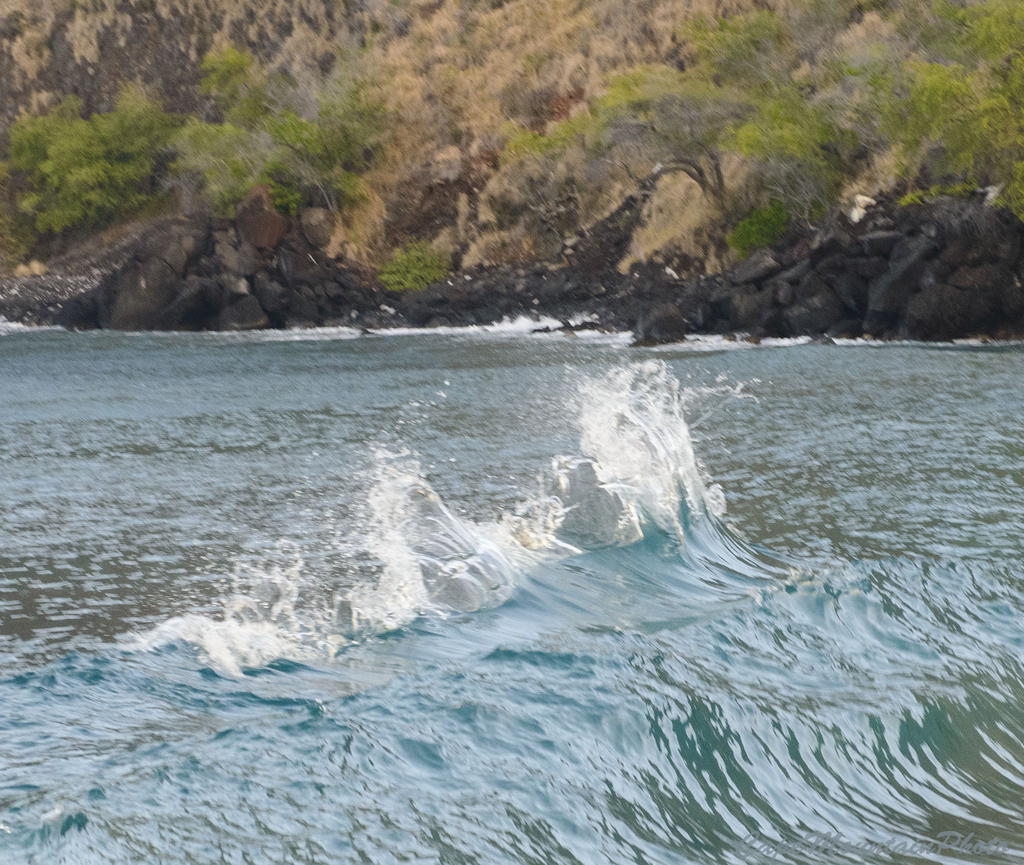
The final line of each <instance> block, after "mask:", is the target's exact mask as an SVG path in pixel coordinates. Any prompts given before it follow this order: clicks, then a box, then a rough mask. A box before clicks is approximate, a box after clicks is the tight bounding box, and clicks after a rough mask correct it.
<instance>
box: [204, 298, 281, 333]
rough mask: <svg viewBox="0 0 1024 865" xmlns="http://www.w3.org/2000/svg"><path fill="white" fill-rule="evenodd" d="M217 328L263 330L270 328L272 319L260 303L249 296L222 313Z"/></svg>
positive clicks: (227, 307)
mask: <svg viewBox="0 0 1024 865" xmlns="http://www.w3.org/2000/svg"><path fill="white" fill-rule="evenodd" d="M217 326H218V329H219V330H263V329H264V328H267V327H270V319H269V318H267V314H266V313H265V312H264V311H263V307H261V306H260V302H259V301H258V300H256V298H255V297H253V296H252V295H251V294H247V295H246V296H245V297H243V298H242V299H241V300H239V301H238V302H237V303H233V304H231V306H226V307H224V309H222V310H221V311H220V318H219V319H218V321H217Z"/></svg>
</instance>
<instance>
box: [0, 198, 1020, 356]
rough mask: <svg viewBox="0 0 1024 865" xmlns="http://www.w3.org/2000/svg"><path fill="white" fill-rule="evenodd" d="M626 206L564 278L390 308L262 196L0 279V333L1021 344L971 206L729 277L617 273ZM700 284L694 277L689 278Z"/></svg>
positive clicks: (441, 294)
mask: <svg viewBox="0 0 1024 865" xmlns="http://www.w3.org/2000/svg"><path fill="white" fill-rule="evenodd" d="M643 204H644V198H643V196H642V195H636V196H633V197H632V198H630V199H628V200H627V201H626V202H624V203H623V205H622V206H621V207H620V208H619V209H618V210H617V211H616V212H615V213H613V214H612V215H611V216H609V217H608V218H607V219H605V220H604V221H602V222H601V223H599V224H598V225H597V226H595V227H594V228H592V229H591V230H590V231H588V232H586V233H580V234H578V235H575V236H573V237H571V238H568V239H566V241H565V242H564V244H563V248H562V252H561V254H560V256H559V257H558V259H557V260H550V261H538V262H534V263H531V264H528V265H522V266H518V267H507V266H505V267H494V268H476V269H473V270H470V271H459V272H455V273H453V274H451V275H450V276H448V277H447V278H445V279H444V280H442V281H441V282H439V283H436V284H434V285H431V286H429V287H428V288H426V289H424V290H422V291H404V292H394V291H388V290H386V289H384V288H382V287H381V286H380V285H378V284H377V282H376V280H374V279H372V278H371V277H370V276H369V275H367V274H365V273H361V272H359V271H358V270H355V269H353V268H350V267H347V266H345V264H344V262H340V261H337V260H334V259H331V258H330V257H328V256H327V255H326V254H324V253H323V252H322V251H321V249H320V248H319V247H318V246H316V244H315V243H314V242H313V241H315V240H316V238H315V237H314V238H310V237H309V236H307V233H306V232H304V231H303V230H302V227H301V224H300V223H299V221H298V220H294V221H293V223H289V221H288V220H287V219H285V218H284V217H281V215H280V214H278V213H276V211H273V209H272V208H271V207H270V205H269V202H267V201H266V200H264V199H262V198H261V197H260V196H259V195H255V196H250V198H249V199H247V201H246V202H245V203H244V204H243V206H242V207H241V208H240V209H239V213H238V215H237V217H236V218H235V219H223V218H210V217H193V218H189V219H184V218H165V219H158V220H154V221H151V222H149V223H144V224H141V225H139V226H137V227H136V228H135V229H134V230H133V231H132V232H130V233H128V234H127V235H126V236H125V237H123V238H122V239H121V240H120V241H118V242H117V243H114V244H110V245H108V246H101V247H99V248H94V249H92V250H89V251H87V252H84V253H82V252H80V253H77V254H71V255H67V256H65V257H64V258H62V259H58V260H56V261H53V262H51V263H50V266H49V268H48V270H47V272H46V273H44V274H40V275H36V276H28V277H21V278H7V279H0V317H2V318H3V319H6V320H7V321H9V322H13V323H20V324H25V325H30V326H31V325H37V326H38V325H43V326H52V325H59V326H63V327H67V328H71V329H96V328H104V329H114V330H128V331H152V330H169V331H199V330H212V331H247V330H261V329H273V328H276V329H285V328H311V327H331V326H345V327H351V328H355V329H359V330H365V331H374V330H381V329H388V330H390V329H394V328H403V327H408V328H438V327H463V326H473V325H491V324H496V323H499V322H502V321H513V320H516V319H522V318H523V317H528V318H532V319H534V320H535V321H537V327H536V329H537V330H545V331H566V332H572V331H579V330H599V331H608V332H631V333H632V334H633V335H634V339H635V342H636V343H637V344H641V345H656V344H662V343H670V342H677V341H679V340H681V339H683V338H685V337H687V336H691V335H702V334H724V335H736V336H738V337H742V338H746V339H749V340H751V341H755V342H756V341H759V340H761V339H764V338H777V337H805V336H810V337H834V338H859V337H862V336H868V337H871V338H874V339H901V340H905V339H911V340H924V341H946V340H953V339H963V338H981V339H1019V338H1021V337H1022V336H1024V287H1022V280H1021V273H1022V269H1024V261H1022V248H1024V224H1022V223H1021V222H1020V221H1019V220H1018V219H1016V218H1015V217H1013V216H1012V215H1011V214H1009V213H1007V212H1006V211H1003V210H1000V209H997V208H994V207H991V206H989V205H988V204H986V202H985V199H984V196H983V194H980V193H979V195H978V196H976V197H975V198H973V199H969V200H963V199H952V198H938V199H936V200H934V201H932V202H929V203H927V204H923V205H911V206H905V207H904V206H900V205H899V204H898V203H896V202H895V201H880V202H870V203H869V202H866V201H865V202H863V204H864V205H865V206H864V207H863V208H861V209H860V210H859V211H856V212H852V213H839V212H835V213H833V214H831V215H830V217H829V218H828V219H826V220H825V221H824V222H823V223H822V224H821V225H820V226H817V227H814V228H806V229H804V230H802V231H794V232H792V233H790V235H789V236H787V238H786V239H785V240H784V241H783V242H782V243H780V244H779V245H777V246H775V247H772V248H769V249H764V250H760V251H757V252H755V253H753V254H752V255H751V256H750V257H749V258H747V259H745V260H743V261H741V262H740V263H739V264H738V265H737V266H735V267H734V268H733V269H731V270H729V271H727V272H724V273H719V274H714V275H705V276H691V277H688V278H687V277H684V276H682V275H680V274H678V273H676V272H675V271H674V270H672V269H671V268H669V267H666V266H664V265H663V264H658V263H645V264H641V265H635V266H634V267H633V268H632V269H631V270H630V271H629V272H628V273H621V272H619V270H618V269H617V268H616V262H618V261H619V260H621V258H622V255H623V253H624V252H625V250H626V249H627V248H628V245H629V241H630V238H631V236H632V232H633V231H634V230H635V228H636V227H637V225H638V224H639V221H640V219H641V211H642V209H643ZM699 268H700V263H699V262H694V268H693V269H694V270H697V269H699Z"/></svg>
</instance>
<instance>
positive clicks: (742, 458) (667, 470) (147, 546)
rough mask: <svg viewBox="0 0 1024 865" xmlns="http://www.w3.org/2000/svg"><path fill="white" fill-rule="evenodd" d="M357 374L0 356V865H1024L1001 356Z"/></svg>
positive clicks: (542, 344)
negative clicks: (1022, 864) (1023, 862)
mask: <svg viewBox="0 0 1024 865" xmlns="http://www.w3.org/2000/svg"><path fill="white" fill-rule="evenodd" d="M342 336H343V335H342V334H340V333H334V334H332V333H307V334H279V335H270V336H268V335H253V336H236V337H228V336H222V335H210V334H198V335H187V336H186V335H151V336H139V335H134V336H133V335H124V334H105V333H92V334H69V333H64V332H60V331H52V332H19V331H15V332H9V333H7V334H5V335H2V336H0V662H2V667H0V862H2V863H5V865H6V863H47V865H48V863H72V865H79V863H129V862H132V863H134V862H140V863H154V862H159V863H213V862H226V863H285V862H288V863H292V862H295V863H300V862H301V863H337V862H346V863H347V862H353V863H357V862H359V863H361V862H369V863H397V862H416V863H419V862H439V863H502V862H516V863H606V862H607V863H625V862H635V863H677V862H678V863H684V862H695V863H696V862H700V863H704V862H715V863H746V862H762V861H763V862H768V861H776V862H800V863H804V862H806V863H817V862H894V861H895V862H925V861H928V862H932V861H937V862H962V861H979V862H980V861H985V862H1003V861H1006V862H1010V861H1020V857H1021V855H1022V852H1024V669H1022V645H1024V638H1022V629H1021V621H1022V619H1021V615H1022V607H1024V580H1022V578H1024V568H1022V565H1021V558H1022V551H1024V539H1022V531H1021V530H1022V517H1021V515H1022V513H1024V491H1022V487H1024V432H1022V420H1024V391H1022V388H1021V386H1020V383H1021V381H1022V380H1024V352H1022V351H1020V350H1018V349H1017V348H1016V347H1012V346H1011V347H1006V348H1002V349H990V348H986V347H970V346H966V347H955V348H954V347H946V348H937V347H925V346H870V345H851V346H816V345H802V346H785V347H771V348H764V347H762V348H757V349H746V350H720V351H711V350H707V349H708V348H709V347H710V348H715V346H714V345H712V346H708V345H703V346H689V347H676V348H667V349H661V350H637V349H629V348H627V347H625V344H624V343H623V342H622V341H621V340H618V339H615V338H591V339H577V340H573V339H569V338H565V337H558V336H548V337H523V336H516V337H513V336H502V335H501V334H490V335H487V334H480V333H477V334H463V335H458V334H446V335H429V334H425V335H418V336H390V337H380V338H363V339H346V338H342ZM718 347H720V348H725V347H726V346H724V345H723V346H718ZM823 839H824V840H823ZM911 845H917V846H916V847H913V849H912V848H911Z"/></svg>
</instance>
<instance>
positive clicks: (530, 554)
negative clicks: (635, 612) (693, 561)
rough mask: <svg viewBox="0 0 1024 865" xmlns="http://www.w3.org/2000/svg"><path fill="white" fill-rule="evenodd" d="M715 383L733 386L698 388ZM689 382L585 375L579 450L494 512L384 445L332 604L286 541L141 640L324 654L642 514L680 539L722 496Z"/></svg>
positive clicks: (630, 527)
mask: <svg viewBox="0 0 1024 865" xmlns="http://www.w3.org/2000/svg"><path fill="white" fill-rule="evenodd" d="M709 393H713V394H714V395H720V394H722V393H724V394H726V395H737V394H738V389H730V388H719V389H713V390H712V391H711V392H708V391H707V389H704V391H703V392H702V393H701V394H700V396H701V397H702V398H704V399H706V398H707V397H708V396H709ZM693 395H694V394H693V392H690V391H687V390H686V389H685V388H683V387H681V386H680V384H679V382H678V380H676V379H675V378H674V377H673V376H672V375H671V373H670V372H669V371H668V368H667V366H666V364H665V363H664V362H662V361H648V362H645V363H640V364H633V365H630V366H627V367H624V368H621V369H616V370H613V371H611V372H609V373H607V374H605V375H603V376H601V377H599V378H592V379H584V380H583V381H582V382H581V383H580V384H579V386H578V388H577V389H576V400H575V401H576V402H577V404H578V406H579V410H578V425H579V429H580V453H579V454H577V455H574V456H556V457H554V458H553V459H552V462H551V466H550V468H549V470H548V472H547V473H545V474H543V475H542V476H541V477H540V478H539V479H538V489H537V492H536V493H535V494H534V495H533V496H531V497H527V498H526V499H524V500H523V501H521V502H520V504H518V505H517V506H516V507H515V508H513V509H512V510H511V512H509V513H507V514H504V515H502V516H501V518H499V519H498V520H497V521H495V522H493V523H486V522H474V521H473V520H470V519H467V518H462V517H460V516H458V515H456V514H455V513H453V512H452V511H451V510H450V509H449V508H448V507H447V505H445V503H444V502H443V501H442V500H441V497H440V496H439V495H438V494H437V493H436V492H435V491H434V489H433V488H432V487H431V486H430V484H429V483H428V482H427V480H426V478H425V477H424V474H423V471H422V469H421V467H420V465H419V463H418V461H417V460H416V459H415V457H414V456H413V455H412V454H410V453H409V452H407V451H402V452H398V453H392V452H389V451H385V450H377V451H376V452H375V453H374V459H373V466H374V468H373V471H372V483H371V485H370V491H369V493H368V496H367V500H366V503H365V508H364V511H365V513H364V516H363V522H364V524H365V525H364V528H363V530H362V536H361V539H360V540H359V541H358V546H360V547H361V548H362V549H363V550H364V553H365V555H364V560H365V559H368V560H369V561H370V562H371V563H372V564H371V566H370V567H369V570H370V571H371V573H362V572H363V571H365V570H367V568H366V566H365V563H364V565H363V566H362V567H360V566H358V565H353V567H355V570H356V571H357V573H356V574H355V577H356V579H354V580H353V582H354V583H355V584H354V586H352V587H351V588H347V589H340V590H336V591H334V592H333V593H332V594H333V597H334V600H333V603H332V604H331V606H330V608H325V609H320V608H314V609H312V610H311V609H310V608H309V604H305V603H303V600H302V599H301V598H300V595H301V594H302V593H303V592H304V591H305V590H308V589H310V588H312V587H311V586H310V585H309V584H308V581H307V577H306V575H305V574H304V570H303V560H302V558H301V557H300V556H299V555H298V553H297V551H294V550H292V552H291V558H290V560H289V561H286V562H283V561H281V559H282V556H283V555H284V554H285V551H286V550H287V549H288V547H287V545H286V544H281V545H279V547H278V550H277V552H276V554H275V555H276V558H277V560H276V561H274V560H268V561H267V562H265V563H263V564H262V565H261V564H259V563H255V564H253V563H250V564H248V565H246V566H245V567H244V568H238V569H236V573H235V576H234V577H233V580H232V583H233V592H232V593H231V595H230V596H229V597H228V598H227V599H226V600H225V602H224V611H223V616H222V618H221V619H214V618H210V617H207V616H200V615H186V616H181V617H177V618H174V619H171V620H169V621H167V622H165V623H164V624H163V625H161V626H159V627H158V628H156V629H155V630H154V631H153V632H152V633H150V634H148V635H146V636H145V637H144V638H142V639H141V641H140V643H139V645H141V646H142V647H143V648H154V647H157V646H160V645H164V644H166V643H168V642H175V641H184V642H186V643H189V644H192V645H194V646H197V647H199V648H200V649H201V650H202V651H203V652H204V654H205V655H206V656H207V657H208V658H209V659H210V661H211V662H212V663H213V664H214V665H216V666H217V667H219V668H220V669H223V670H225V671H228V672H230V673H232V674H236V675H237V674H238V673H239V672H240V671H241V670H242V669H243V668H245V667H251V666H258V665H261V664H266V663H267V662H268V661H270V660H273V659H274V658H277V657H290V658H294V659H302V660H311V659H316V658H321V659H323V658H329V657H330V656H332V655H333V654H335V653H336V652H337V651H339V649H342V648H343V647H344V646H346V645H348V644H350V643H351V642H352V641H353V640H358V639H360V638H362V637H365V636H367V635H371V634H375V633H382V632H386V631H391V630H395V629H397V628H401V627H403V626H405V625H407V624H409V623H410V622H411V621H413V620H414V619H416V618H417V617H419V616H422V615H439V616H446V615H449V614H452V613H471V612H477V611H480V610H485V609H493V608H495V607H497V606H500V605H501V604H503V603H505V602H506V601H507V600H508V599H509V598H510V597H511V596H512V594H513V592H514V591H515V588H516V585H517V579H519V578H522V577H523V576H524V575H526V574H528V573H529V572H530V571H531V570H533V569H534V568H536V567H537V566H538V565H540V564H542V563H550V562H552V561H557V560H558V559H562V558H566V557H569V556H574V555H577V554H579V553H581V552H583V551H586V550H598V549H601V548H604V547H626V546H629V545H631V544H634V543H637V542H638V541H640V540H642V539H643V538H644V536H645V527H646V526H654V527H655V528H656V529H657V530H658V531H660V532H663V533H665V534H666V535H668V536H669V537H670V538H671V539H672V540H673V541H674V542H675V544H676V545H677V546H679V547H682V546H683V545H684V544H685V543H686V538H687V533H688V530H689V529H690V527H691V526H692V525H693V524H694V522H695V521H698V520H701V519H704V518H708V517H711V518H714V517H719V516H721V515H722V513H723V512H724V510H725V505H724V497H723V496H722V494H721V490H720V489H719V488H718V487H717V486H715V485H710V484H708V483H707V482H706V481H705V480H704V478H703V477H702V473H701V469H700V468H699V466H698V463H697V460H696V457H695V455H694V450H693V443H692V440H691V438H690V433H689V429H688V427H687V424H686V418H685V413H686V408H687V400H688V398H692V397H693ZM348 564H350V565H351V564H352V563H351V562H350V563H348ZM350 576H351V575H350Z"/></svg>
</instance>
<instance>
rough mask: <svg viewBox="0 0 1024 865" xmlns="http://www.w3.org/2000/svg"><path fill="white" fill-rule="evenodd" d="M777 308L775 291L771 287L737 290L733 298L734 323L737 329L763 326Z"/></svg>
mask: <svg viewBox="0 0 1024 865" xmlns="http://www.w3.org/2000/svg"><path fill="white" fill-rule="evenodd" d="M774 308H775V292H774V291H773V290H772V289H771V288H762V289H760V290H757V289H755V290H753V291H743V292H739V291H738V292H736V294H734V295H733V298H732V324H733V327H735V328H736V329H737V330H750V329H756V328H759V327H762V326H763V325H764V322H765V320H766V319H767V318H768V316H769V315H770V314H771V312H772V310H773V309H774Z"/></svg>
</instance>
